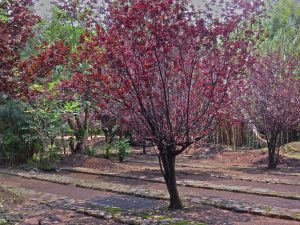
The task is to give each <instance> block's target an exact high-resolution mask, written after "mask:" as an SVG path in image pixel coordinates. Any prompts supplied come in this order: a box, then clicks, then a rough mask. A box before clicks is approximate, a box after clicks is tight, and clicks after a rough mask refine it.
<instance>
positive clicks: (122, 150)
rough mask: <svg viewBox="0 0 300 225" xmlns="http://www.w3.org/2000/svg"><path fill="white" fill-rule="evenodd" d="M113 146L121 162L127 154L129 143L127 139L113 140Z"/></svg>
mask: <svg viewBox="0 0 300 225" xmlns="http://www.w3.org/2000/svg"><path fill="white" fill-rule="evenodd" d="M115 147H116V148H117V149H118V155H119V161H120V162H123V160H124V158H125V157H126V156H128V154H129V149H130V144H129V140H128V139H122V140H118V141H115Z"/></svg>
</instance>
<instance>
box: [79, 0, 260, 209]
mask: <svg viewBox="0 0 300 225" xmlns="http://www.w3.org/2000/svg"><path fill="white" fill-rule="evenodd" d="M235 3H236V6H237V7H241V8H239V9H240V10H239V11H240V12H241V13H240V14H239V15H233V14H230V15H227V18H228V19H227V20H226V21H225V22H221V21H218V20H215V19H214V20H210V19H209V18H210V17H207V15H202V14H198V12H196V11H195V10H194V9H193V8H192V7H190V5H189V1H186V0H154V1H144V0H120V1H112V2H110V3H109V6H108V13H107V17H106V18H105V25H106V26H105V28H102V27H101V26H96V29H97V31H96V34H95V35H93V37H92V38H86V43H87V44H86V45H87V46H88V48H85V50H86V51H87V53H86V54H83V56H86V58H82V60H83V61H84V60H89V61H91V66H90V68H91V71H92V76H91V79H94V81H95V82H94V84H98V87H99V88H98V90H99V95H98V96H99V97H100V99H101V101H99V103H100V106H101V107H102V108H104V109H105V110H106V111H107V112H109V113H110V114H112V115H114V116H116V117H119V118H121V119H122V120H123V122H124V123H126V124H127V125H128V126H130V127H131V128H132V129H133V130H134V131H135V134H136V135H138V136H141V137H142V138H143V139H146V140H149V141H151V142H153V143H155V144H156V145H157V148H158V152H159V154H158V155H159V159H160V162H161V170H162V174H163V176H164V178H165V181H166V184H167V188H168V191H169V193H170V208H172V209H178V208H181V207H182V204H181V201H180V198H179V195H178V191H177V187H176V177H175V158H176V156H177V155H179V154H180V153H182V152H183V151H184V150H185V149H186V148H188V147H189V146H190V145H191V144H192V143H194V142H196V141H199V140H201V139H202V138H203V137H204V136H206V135H207V133H208V132H210V131H211V130H212V129H213V127H214V126H215V124H216V122H217V120H218V118H219V117H220V116H221V115H222V110H221V109H222V107H224V105H225V104H226V102H227V100H228V95H227V90H228V88H229V87H230V86H231V85H232V84H233V83H235V82H236V80H237V79H238V77H239V75H241V74H243V73H244V72H245V70H246V68H247V66H248V64H249V63H251V61H252V57H251V56H250V54H249V51H250V49H251V44H252V42H251V41H252V40H253V39H252V38H249V37H252V36H253V37H255V34H254V33H253V32H252V31H251V30H249V29H247V27H249V26H248V24H249V20H247V19H252V20H251V22H254V21H255V20H254V18H253V15H254V14H255V13H253V12H254V9H259V8H260V7H259V6H260V4H259V3H257V2H249V4H247V3H245V2H243V5H241V4H240V3H241V2H238V1H236V2H235ZM233 12H235V10H234V7H232V8H231V13H233ZM256 12H258V11H256ZM252 13H253V14H252ZM208 15H209V14H208ZM204 18H205V19H204ZM242 20H243V21H245V20H247V21H248V22H245V23H243V22H242ZM238 28H239V29H244V32H237V30H238ZM245 34H247V35H245ZM91 59H92V60H91ZM102 99H104V101H103V100H102Z"/></svg>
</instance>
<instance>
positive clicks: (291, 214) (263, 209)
mask: <svg viewBox="0 0 300 225" xmlns="http://www.w3.org/2000/svg"><path fill="white" fill-rule="evenodd" d="M0 173H2V174H9V175H14V176H19V177H23V178H27V179H37V180H43V181H48V182H53V183H59V184H62V183H63V184H67V183H68V184H70V185H75V186H78V187H82V188H89V189H95V190H100V191H108V192H114V193H119V194H126V195H132V196H137V197H143V198H152V199H161V200H168V199H169V197H168V194H167V193H166V192H165V191H153V190H149V189H135V188H132V187H130V186H127V185H120V184H118V185H117V184H113V185H112V184H111V183H105V182H101V183H100V182H91V181H89V180H84V179H73V178H69V177H64V176H60V175H49V174H47V177H45V176H44V175H45V174H44V175H43V174H36V173H35V174H31V173H28V172H27V173H26V172H25V173H24V172H20V171H14V170H3V169H2V170H0ZM66 180H68V182H67V181H66ZM182 199H183V200H184V201H185V202H192V203H196V204H203V205H210V206H213V207H217V208H222V209H226V210H231V211H236V212H244V213H250V214H255V215H263V216H267V217H274V218H281V219H289V220H296V221H300V210H296V209H295V210H294V209H285V208H279V207H272V206H269V205H260V204H249V203H241V202H237V201H232V200H231V201H229V200H223V199H220V198H212V197H188V196H182Z"/></svg>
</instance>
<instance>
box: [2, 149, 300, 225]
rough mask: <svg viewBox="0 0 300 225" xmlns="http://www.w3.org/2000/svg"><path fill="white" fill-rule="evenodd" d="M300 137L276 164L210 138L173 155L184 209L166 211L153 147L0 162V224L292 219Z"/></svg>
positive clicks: (256, 224)
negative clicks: (50, 167) (43, 167)
mask: <svg viewBox="0 0 300 225" xmlns="http://www.w3.org/2000/svg"><path fill="white" fill-rule="evenodd" d="M299 152H300V143H291V144H289V145H288V146H287V147H286V148H285V150H283V152H282V153H283V154H282V157H281V159H280V160H281V162H280V165H279V168H278V169H276V170H273V171H270V170H267V169H266V168H265V167H266V164H267V161H266V159H267V154H266V151H265V150H262V149H259V150H249V149H248V150H247V149H232V148H230V147H221V146H215V145H209V146H201V147H197V148H192V149H191V150H189V151H187V152H186V153H185V154H183V155H182V156H179V157H178V159H177V165H176V168H177V181H178V189H179V192H180V195H181V198H182V200H183V202H184V205H185V208H184V209H183V210H180V211H170V210H168V209H167V206H168V194H167V192H166V186H165V184H164V183H163V179H162V177H161V173H160V169H159V164H158V159H157V157H156V156H155V149H153V148H151V147H149V148H147V154H146V155H144V154H142V150H141V148H140V147H134V148H133V150H132V151H131V153H130V155H129V157H128V158H126V160H125V161H124V162H123V163H118V161H117V158H114V157H112V158H111V159H104V158H102V157H90V156H82V155H73V156H66V157H65V158H64V159H63V160H62V161H61V164H60V170H59V171H58V172H42V171H38V170H36V169H34V168H30V167H27V166H26V165H25V166H22V167H10V168H8V167H5V168H2V169H0V182H1V183H0V185H1V188H0V197H1V199H0V201H1V207H0V218H1V220H0V224H28V225H29V224H42V225H46V224H74V225H75V224H82V225H83V224H104V225H105V224H177V225H185V224H216V225H217V224H224V225H225V224H240V225H243V224H253V225H264V224H265V225H284V224H289V225H294V224H295V225H296V224H300V179H299V178H300V159H299V155H300V154H299Z"/></svg>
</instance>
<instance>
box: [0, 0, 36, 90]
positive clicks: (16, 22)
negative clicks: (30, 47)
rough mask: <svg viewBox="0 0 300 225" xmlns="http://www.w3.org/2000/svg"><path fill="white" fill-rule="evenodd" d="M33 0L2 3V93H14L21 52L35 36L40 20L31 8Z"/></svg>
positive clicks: (0, 74)
mask: <svg viewBox="0 0 300 225" xmlns="http://www.w3.org/2000/svg"><path fill="white" fill-rule="evenodd" d="M31 6H33V2H32V0H3V1H1V2H0V13H1V15H2V16H3V17H1V19H0V92H4V93H6V94H8V93H14V92H15V90H16V85H17V78H18V72H17V70H16V66H17V64H18V63H19V61H20V50H21V49H23V48H24V47H25V45H26V43H27V41H28V40H29V39H30V38H31V37H32V36H33V33H32V28H33V26H34V25H35V24H36V22H37V21H38V20H39V17H38V16H36V15H35V14H34V13H33V12H32V11H31V10H30V9H29V8H30V7H31Z"/></svg>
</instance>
